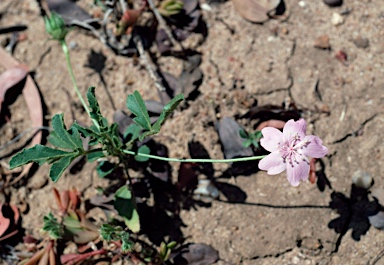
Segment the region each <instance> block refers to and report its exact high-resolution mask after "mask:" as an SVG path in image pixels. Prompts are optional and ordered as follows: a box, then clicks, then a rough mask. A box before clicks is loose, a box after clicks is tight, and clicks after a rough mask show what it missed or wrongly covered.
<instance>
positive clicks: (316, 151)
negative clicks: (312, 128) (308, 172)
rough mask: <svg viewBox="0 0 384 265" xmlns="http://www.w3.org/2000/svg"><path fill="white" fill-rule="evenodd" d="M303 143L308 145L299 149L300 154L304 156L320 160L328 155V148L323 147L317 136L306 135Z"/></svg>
mask: <svg viewBox="0 0 384 265" xmlns="http://www.w3.org/2000/svg"><path fill="white" fill-rule="evenodd" d="M303 142H308V143H309V144H306V145H305V147H303V148H302V149H301V153H302V154H303V155H305V156H309V157H313V158H320V157H323V156H325V155H326V154H328V148H327V147H325V146H324V145H323V141H321V139H320V138H319V137H317V136H314V135H307V136H305V138H304V140H303Z"/></svg>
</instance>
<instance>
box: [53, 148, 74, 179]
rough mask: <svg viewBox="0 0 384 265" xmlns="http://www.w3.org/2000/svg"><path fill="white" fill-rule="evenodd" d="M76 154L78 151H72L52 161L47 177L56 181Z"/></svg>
mask: <svg viewBox="0 0 384 265" xmlns="http://www.w3.org/2000/svg"><path fill="white" fill-rule="evenodd" d="M78 156H79V154H78V153H72V154H71V155H68V156H64V157H62V158H60V159H59V160H57V161H56V162H54V163H53V164H52V166H51V170H50V171H49V177H50V178H51V180H52V181H54V182H57V181H58V180H59V178H60V177H61V175H62V174H63V173H64V170H66V169H67V167H68V166H69V165H70V164H71V163H72V161H73V160H74V159H75V158H76V157H78Z"/></svg>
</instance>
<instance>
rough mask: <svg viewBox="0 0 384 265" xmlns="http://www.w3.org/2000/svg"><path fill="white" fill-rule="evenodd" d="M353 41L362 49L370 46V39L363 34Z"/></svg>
mask: <svg viewBox="0 0 384 265" xmlns="http://www.w3.org/2000/svg"><path fill="white" fill-rule="evenodd" d="M353 43H354V44H355V45H356V47H358V48H362V49H366V48H368V46H369V40H368V39H367V38H364V37H361V36H358V37H357V38H356V39H354V40H353Z"/></svg>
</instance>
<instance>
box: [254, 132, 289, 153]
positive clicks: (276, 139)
mask: <svg viewBox="0 0 384 265" xmlns="http://www.w3.org/2000/svg"><path fill="white" fill-rule="evenodd" d="M261 133H262V134H263V138H261V139H260V144H261V146H262V147H264V149H265V150H267V151H269V152H274V151H277V146H278V144H279V143H280V142H283V141H284V136H283V133H282V132H280V131H279V130H278V129H276V128H273V127H265V128H264V129H262V130H261Z"/></svg>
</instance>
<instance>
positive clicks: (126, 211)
mask: <svg viewBox="0 0 384 265" xmlns="http://www.w3.org/2000/svg"><path fill="white" fill-rule="evenodd" d="M113 206H114V208H115V209H116V210H117V212H118V213H119V215H120V216H121V217H123V219H124V222H125V224H126V225H127V226H128V228H129V229H130V230H131V231H132V232H134V233H137V232H139V231H140V220H139V214H138V212H137V209H136V202H135V199H134V196H133V195H132V192H131V191H130V190H129V189H128V187H127V186H122V187H120V188H119V189H118V190H117V191H116V193H115V202H114V205H113Z"/></svg>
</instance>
